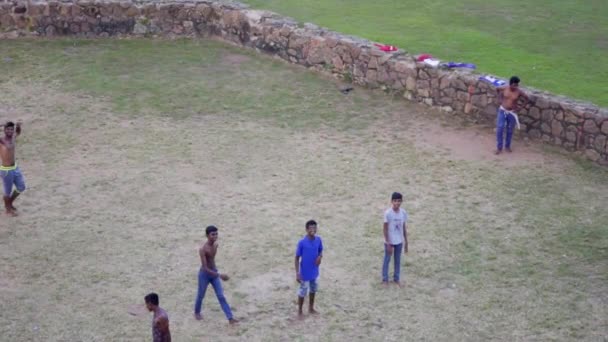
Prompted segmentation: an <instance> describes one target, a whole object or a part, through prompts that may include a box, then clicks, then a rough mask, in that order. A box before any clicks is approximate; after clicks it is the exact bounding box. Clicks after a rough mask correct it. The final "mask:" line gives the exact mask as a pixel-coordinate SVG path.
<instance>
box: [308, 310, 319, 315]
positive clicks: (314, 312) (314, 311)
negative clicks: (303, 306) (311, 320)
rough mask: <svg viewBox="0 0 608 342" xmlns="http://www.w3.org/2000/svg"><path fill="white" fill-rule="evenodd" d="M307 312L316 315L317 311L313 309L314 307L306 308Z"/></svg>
mask: <svg viewBox="0 0 608 342" xmlns="http://www.w3.org/2000/svg"><path fill="white" fill-rule="evenodd" d="M308 313H309V314H311V315H318V314H319V311H317V310H315V309H308Z"/></svg>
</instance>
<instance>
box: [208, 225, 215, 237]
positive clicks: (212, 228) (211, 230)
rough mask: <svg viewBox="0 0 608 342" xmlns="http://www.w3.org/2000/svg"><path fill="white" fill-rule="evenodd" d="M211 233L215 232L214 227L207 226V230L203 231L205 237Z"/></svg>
mask: <svg viewBox="0 0 608 342" xmlns="http://www.w3.org/2000/svg"><path fill="white" fill-rule="evenodd" d="M213 232H217V227H216V226H209V227H207V229H205V235H207V236H209V234H211V233H213Z"/></svg>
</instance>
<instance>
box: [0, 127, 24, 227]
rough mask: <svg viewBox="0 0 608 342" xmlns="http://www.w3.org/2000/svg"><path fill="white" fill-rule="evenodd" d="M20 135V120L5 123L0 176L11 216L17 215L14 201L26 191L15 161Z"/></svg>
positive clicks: (1, 139)
mask: <svg viewBox="0 0 608 342" xmlns="http://www.w3.org/2000/svg"><path fill="white" fill-rule="evenodd" d="M19 135H21V122H20V121H18V122H17V125H15V123H13V122H11V121H9V122H7V123H6V124H4V137H3V138H0V157H1V158H2V166H0V177H2V183H3V185H4V208H6V214H7V215H9V216H17V208H15V206H13V202H15V199H17V197H18V196H19V194H21V193H22V192H23V191H25V180H24V179H23V175H22V174H21V170H19V167H18V166H17V164H16V163H15V146H16V143H17V137H18V136H19ZM13 185H15V190H13Z"/></svg>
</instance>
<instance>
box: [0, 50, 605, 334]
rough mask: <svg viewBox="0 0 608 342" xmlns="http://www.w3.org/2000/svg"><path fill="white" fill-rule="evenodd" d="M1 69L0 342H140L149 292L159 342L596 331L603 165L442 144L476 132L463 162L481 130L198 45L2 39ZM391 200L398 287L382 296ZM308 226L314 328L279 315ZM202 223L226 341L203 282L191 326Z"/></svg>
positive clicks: (600, 330)
mask: <svg viewBox="0 0 608 342" xmlns="http://www.w3.org/2000/svg"><path fill="white" fill-rule="evenodd" d="M0 56H2V58H0V90H1V92H0V117H1V118H2V119H8V118H10V119H23V121H24V133H23V135H22V136H20V138H19V143H18V144H19V145H18V150H17V151H18V152H17V153H18V155H17V158H18V163H19V165H20V167H21V168H22V170H23V173H24V175H25V177H26V181H27V183H28V190H27V191H26V192H25V193H24V194H23V195H22V196H20V198H19V200H18V202H17V203H16V204H17V207H18V208H19V212H20V216H19V217H17V218H14V219H12V218H11V219H9V218H7V217H4V216H1V217H0V298H1V300H0V312H2V313H7V314H2V315H0V336H2V338H1V340H2V341H145V340H149V338H150V319H151V317H150V316H149V315H144V316H143V317H141V318H138V317H133V316H130V315H129V314H128V313H127V308H128V307H129V306H130V305H133V304H142V302H143V296H144V295H145V294H146V293H147V292H149V291H156V292H158V293H159V294H160V296H161V306H162V307H164V308H165V309H167V310H168V312H169V315H170V318H171V329H172V333H173V339H174V341H365V342H367V341H397V340H399V341H401V340H404V339H407V340H412V341H421V340H426V341H490V340H491V341H509V342H510V341H524V340H525V341H530V340H538V341H573V340H584V341H600V340H602V338H603V337H605V336H607V334H608V327H607V326H606V317H608V312H607V310H608V308H607V307H606V305H605V300H606V293H608V265H607V264H606V260H607V259H608V228H607V225H606V222H608V212H607V211H606V205H605V203H607V202H608V172H607V171H606V170H604V169H601V168H599V167H597V166H594V165H592V164H590V163H587V162H584V161H582V162H576V161H573V160H571V159H570V158H568V157H564V156H560V155H555V154H552V153H549V154H543V153H540V151H539V150H540V148H534V147H525V146H524V142H523V141H521V140H517V141H516V145H515V146H514V147H515V148H516V150H515V152H514V153H513V154H508V155H504V156H500V157H496V156H493V155H492V154H491V150H492V146H491V145H492V144H491V143H489V144H488V146H487V147H488V148H487V151H484V152H482V153H481V154H480V155H474V156H473V157H460V156H459V154H458V153H454V152H453V151H454V150H453V148H454V146H452V145H457V144H456V143H454V144H452V145H450V146H447V145H448V143H449V142H444V143H441V140H442V138H445V137H446V136H462V135H464V134H469V133H471V131H473V132H474V133H479V135H478V136H475V138H473V139H472V140H473V141H471V142H462V140H463V139H461V140H456V141H457V142H458V145H460V147H459V148H460V149H461V151H462V150H467V151H468V150H469V148H468V147H475V146H478V145H479V144H481V142H480V141H482V139H484V138H488V136H489V135H490V136H491V132H489V131H484V130H483V129H479V128H466V127H460V126H459V125H458V122H457V120H454V118H453V117H452V116H447V115H446V116H445V117H443V119H442V118H441V117H440V116H439V114H437V113H436V112H434V111H430V110H429V109H428V108H427V107H426V106H418V105H415V104H411V103H408V102H406V101H403V100H401V99H394V100H393V99H391V98H390V97H388V96H386V95H385V94H384V93H382V92H372V91H367V90H365V89H361V88H356V89H355V91H353V92H351V93H350V94H349V95H343V94H341V93H340V92H339V91H338V87H337V85H336V84H334V83H332V82H331V81H330V80H328V79H327V78H322V77H319V76H318V75H317V74H315V73H312V72H309V71H308V70H306V69H304V68H301V67H298V66H294V65H289V64H286V63H283V62H282V61H277V60H274V59H272V58H268V57H267V56H263V55H261V54H257V53H255V52H253V51H251V50H243V49H238V48H236V47H233V46H228V45H224V44H221V43H219V42H214V41H204V40H203V41H198V40H175V41H165V40H143V39H133V40H78V39H57V40H44V41H42V40H23V41H0ZM425 140H426V141H428V144H427V145H424V144H422V145H421V142H422V141H425ZM489 141H491V138H489ZM467 153H468V152H467ZM467 155H468V154H467ZM524 155H528V156H529V158H528V159H518V158H520V156H524ZM486 156H487V157H486ZM395 190H400V191H402V192H403V193H404V195H405V201H404V207H405V208H406V209H407V210H408V212H409V214H410V253H409V254H408V255H407V256H406V257H405V259H404V265H403V269H402V275H403V277H404V280H405V282H406V284H407V285H406V286H405V287H403V288H398V287H396V286H391V287H389V288H387V289H383V288H382V287H381V285H380V268H381V263H382V256H383V247H382V246H383V245H382V240H383V238H382V235H381V234H382V233H381V229H382V213H383V210H384V209H385V208H386V207H387V206H388V205H389V196H390V193H391V192H392V191H395ZM310 218H315V219H317V220H318V222H319V234H320V236H322V238H323V239H324V245H325V252H324V258H323V264H322V268H321V280H320V281H321V283H320V284H321V290H320V293H319V294H318V296H317V304H318V309H319V310H320V312H321V316H320V318H318V319H315V318H312V317H307V318H306V320H304V321H303V322H298V321H297V320H294V313H295V310H296V306H295V305H296V304H295V300H296V283H295V276H294V271H293V257H294V250H295V246H296V242H297V240H298V239H299V238H300V237H301V236H302V235H303V233H304V227H303V224H304V222H306V220H308V219H310ZM208 224H216V225H218V226H219V227H220V239H221V240H220V241H221V242H220V243H221V244H220V246H221V247H220V251H219V252H218V257H217V263H218V266H219V268H220V271H221V272H223V273H225V274H229V275H230V276H231V279H230V281H229V282H226V283H225V284H224V288H225V293H226V296H227V298H228V301H229V303H230V305H231V306H232V307H233V308H234V311H235V314H236V316H237V317H238V318H240V319H242V323H241V324H240V325H239V326H238V327H234V328H228V327H227V322H226V320H225V318H224V317H223V315H222V312H221V311H220V308H219V305H218V303H217V300H216V298H215V296H214V294H213V291H212V290H211V289H208V291H207V296H206V299H205V304H204V309H203V310H204V314H205V315H206V316H205V320H204V321H203V322H199V321H195V320H194V319H193V318H192V309H193V308H192V306H193V301H194V296H195V291H196V273H197V271H198V268H199V263H200V261H199V257H198V255H197V253H196V248H197V245H198V243H199V242H201V241H202V240H203V239H204V234H203V231H204V227H205V226H206V225H208Z"/></svg>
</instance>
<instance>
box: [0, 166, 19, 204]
mask: <svg viewBox="0 0 608 342" xmlns="http://www.w3.org/2000/svg"><path fill="white" fill-rule="evenodd" d="M0 177H2V185H3V186H4V196H6V197H8V196H10V195H11V193H12V192H13V185H15V188H17V192H23V191H25V180H24V179H23V175H22V174H21V170H19V167H18V166H16V165H15V166H0Z"/></svg>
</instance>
